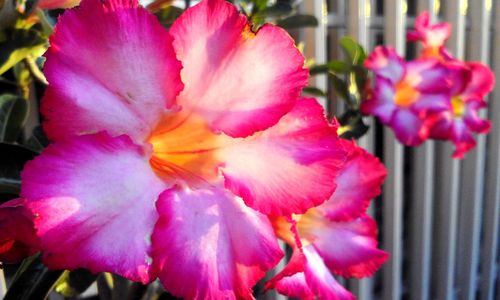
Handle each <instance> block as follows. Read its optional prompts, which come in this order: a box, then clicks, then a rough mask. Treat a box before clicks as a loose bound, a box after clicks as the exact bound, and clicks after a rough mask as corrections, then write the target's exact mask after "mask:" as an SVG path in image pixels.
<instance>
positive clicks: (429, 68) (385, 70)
mask: <svg viewBox="0 0 500 300" xmlns="http://www.w3.org/2000/svg"><path fill="white" fill-rule="evenodd" d="M365 66H366V67H367V68H368V69H370V70H371V71H373V73H374V74H375V78H374V80H375V83H374V88H373V90H372V91H371V93H370V95H369V97H368V99H365V101H364V102H363V103H362V106H361V110H362V111H363V112H364V113H366V114H371V115H374V116H377V117H378V118H379V119H380V121H381V122H382V123H383V124H386V125H388V126H390V127H392V128H393V129H394V131H395V134H396V137H397V138H398V140H399V141H400V142H401V143H403V144H405V145H408V146H416V145H419V144H420V143H422V142H423V141H424V140H425V139H427V137H428V129H427V128H426V127H425V126H424V125H425V124H424V121H423V119H424V118H425V116H427V115H428V114H429V113H431V112H436V111H441V110H445V109H446V108H447V105H448V102H449V96H448V89H449V85H448V82H447V69H446V68H445V67H444V65H443V64H441V63H440V62H439V61H438V60H436V59H422V60H415V61H411V62H405V61H404V60H403V59H402V58H401V57H400V56H399V55H398V54H397V53H396V51H395V50H394V49H392V48H388V47H383V46H379V47H377V48H375V49H374V50H373V52H372V53H371V54H370V56H369V57H368V58H367V60H366V61H365Z"/></svg>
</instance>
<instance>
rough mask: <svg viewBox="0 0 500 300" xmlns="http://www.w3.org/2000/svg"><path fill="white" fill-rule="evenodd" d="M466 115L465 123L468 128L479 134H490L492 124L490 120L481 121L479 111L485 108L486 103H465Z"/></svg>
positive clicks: (464, 117)
mask: <svg viewBox="0 0 500 300" xmlns="http://www.w3.org/2000/svg"><path fill="white" fill-rule="evenodd" d="M465 105H466V109H465V115H464V116H463V121H464V122H465V124H466V125H467V127H468V128H469V129H470V130H471V131H474V132H477V133H488V132H489V131H490V129H491V122H490V121H489V120H484V119H481V117H480V116H479V114H478V110H479V109H480V108H483V107H484V106H485V105H486V103H485V102H482V101H468V102H466V103H465Z"/></svg>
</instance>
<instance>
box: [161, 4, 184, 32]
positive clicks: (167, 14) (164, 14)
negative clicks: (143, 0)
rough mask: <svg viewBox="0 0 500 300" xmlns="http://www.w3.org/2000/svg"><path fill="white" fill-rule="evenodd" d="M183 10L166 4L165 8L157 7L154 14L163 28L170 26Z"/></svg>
mask: <svg viewBox="0 0 500 300" xmlns="http://www.w3.org/2000/svg"><path fill="white" fill-rule="evenodd" d="M183 12H184V10H183V9H181V8H178V7H177V6H173V5H172V6H168V7H165V8H161V9H159V10H158V11H157V12H156V13H155V16H156V17H157V18H158V21H160V24H161V25H163V27H165V28H167V29H168V28H170V26H172V24H173V23H174V21H175V20H177V18H178V17H179V16H180V15H181V14H182V13H183Z"/></svg>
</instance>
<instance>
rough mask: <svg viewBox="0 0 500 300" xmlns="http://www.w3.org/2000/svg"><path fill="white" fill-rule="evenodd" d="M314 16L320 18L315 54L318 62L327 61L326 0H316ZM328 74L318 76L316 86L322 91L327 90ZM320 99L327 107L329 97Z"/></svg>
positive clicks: (315, 32) (316, 33) (315, 33)
mask: <svg viewBox="0 0 500 300" xmlns="http://www.w3.org/2000/svg"><path fill="white" fill-rule="evenodd" d="M314 16H316V18H317V19H318V23H319V24H318V27H316V29H315V30H314V43H315V45H314V52H315V53H314V54H315V59H316V63H317V64H323V63H326V61H327V59H328V56H327V53H326V36H327V30H328V20H327V17H328V12H327V6H326V1H325V0H314ZM327 79H328V78H327V75H324V74H320V75H317V76H316V87H317V88H319V89H321V90H322V91H327V89H328V82H327ZM318 101H319V102H320V103H321V105H323V107H324V108H327V103H326V101H327V99H326V98H325V97H322V98H320V99H318Z"/></svg>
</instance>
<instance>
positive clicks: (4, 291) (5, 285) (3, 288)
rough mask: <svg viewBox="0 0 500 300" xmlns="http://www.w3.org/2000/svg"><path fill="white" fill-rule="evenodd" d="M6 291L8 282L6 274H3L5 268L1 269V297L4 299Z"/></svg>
mask: <svg viewBox="0 0 500 300" xmlns="http://www.w3.org/2000/svg"><path fill="white" fill-rule="evenodd" d="M6 293H7V284H6V283H5V275H4V274H3V270H2V269H0V299H3V297H4V296H5V294H6Z"/></svg>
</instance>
